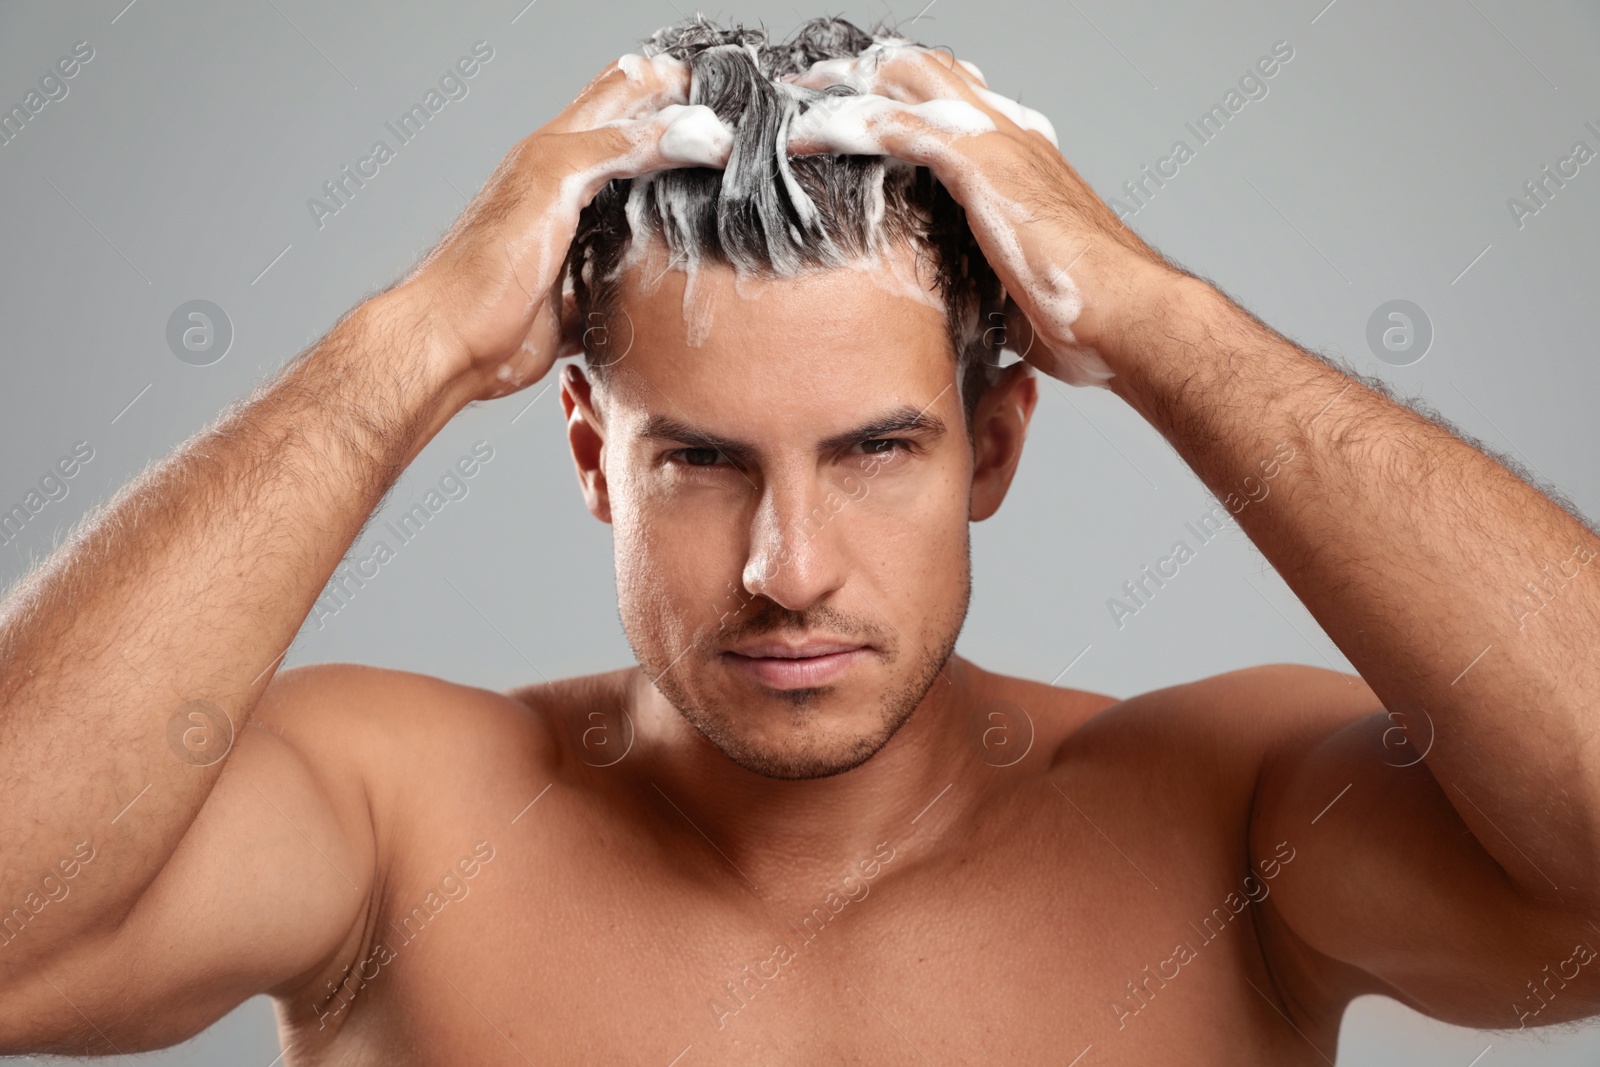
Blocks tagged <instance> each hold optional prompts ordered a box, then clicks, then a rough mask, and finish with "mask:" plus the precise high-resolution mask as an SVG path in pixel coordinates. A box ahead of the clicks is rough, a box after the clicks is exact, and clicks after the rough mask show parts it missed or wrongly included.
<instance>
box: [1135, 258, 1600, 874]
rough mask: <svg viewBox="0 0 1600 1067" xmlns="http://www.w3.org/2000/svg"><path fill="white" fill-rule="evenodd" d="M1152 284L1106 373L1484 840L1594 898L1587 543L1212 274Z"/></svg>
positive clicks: (1500, 472)
mask: <svg viewBox="0 0 1600 1067" xmlns="http://www.w3.org/2000/svg"><path fill="white" fill-rule="evenodd" d="M1164 294H1165V295H1164V296H1162V297H1158V298H1156V299H1153V300H1152V301H1150V302H1149V303H1148V305H1147V306H1146V308H1144V309H1143V310H1144V312H1145V314H1143V315H1142V316H1140V317H1134V318H1130V319H1129V320H1128V326H1127V328H1126V330H1125V332H1124V333H1123V334H1122V336H1121V337H1120V338H1119V339H1118V342H1117V344H1116V345H1115V346H1108V350H1107V351H1106V352H1105V356H1106V358H1107V361H1108V363H1110V364H1111V366H1112V367H1113V369H1114V370H1116V371H1117V377H1116V378H1115V379H1113V380H1112V382H1111V387H1112V389H1113V390H1114V391H1116V392H1117V393H1118V395H1120V396H1122V397H1123V398H1124V399H1125V400H1127V401H1128V402H1129V403H1130V404H1131V405H1132V406H1133V407H1134V408H1135V409H1136V410H1138V411H1139V412H1140V413H1141V414H1142V415H1143V416H1144V417H1145V418H1146V419H1148V420H1149V421H1150V422H1151V424H1152V425H1154V426H1155V427H1156V428H1157V429H1158V430H1159V431H1160V432H1161V433H1162V434H1163V435H1164V436H1165V437H1166V438H1167V439H1168V440H1169V441H1170V442H1171V443H1172V445H1173V446H1174V447H1175V448H1176V449H1177V451H1178V453H1179V454H1180V455H1181V456H1182V457H1183V458H1184V459H1185V460H1186V461H1187V462H1188V463H1189V464H1190V466H1191V467H1193V468H1194V470H1195V471H1196V472H1197V473H1198V474H1199V475H1200V477H1201V479H1202V480H1203V481H1204V482H1205V483H1206V485H1207V486H1208V487H1209V488H1210V489H1211V490H1212V491H1213V492H1215V493H1216V494H1217V495H1218V497H1220V498H1222V499H1223V500H1224V501H1225V502H1227V501H1230V498H1231V503H1230V510H1235V511H1236V514H1237V516H1238V521H1239V523H1240V525H1241V526H1242V527H1243V528H1244V529H1245V531H1246V532H1247V533H1248V534H1249V535H1250V537H1251V538H1252V540H1253V541H1254V542H1255V544H1256V545H1257V546H1258V547H1259V548H1260V549H1261V551H1262V553H1263V554H1264V555H1265V556H1266V557H1267V559H1268V560H1270V561H1271V563H1272V564H1273V566H1274V567H1275V568H1276V569H1277V570H1278V572H1279V573H1280V574H1282V575H1283V577H1284V579H1285V580H1286V581H1287V582H1288V584H1289V586H1290V588H1291V589H1293V590H1294V592H1295V594H1296V595H1297V596H1299V598H1300V599H1301V601H1303V602H1304V603H1305V605H1306V606H1307V608H1308V609H1309V610H1310V611H1311V613H1312V614H1313V615H1314V616H1315V617H1316V619H1317V621H1318V622H1319V623H1320V624H1321V625H1322V627H1323V629H1324V630H1325V631H1327V633H1328V635H1329V636H1330V637H1331V638H1332V639H1333V640H1334V642H1335V643H1336V644H1337V645H1338V646H1339V648H1340V649H1341V650H1342V651H1343V652H1344V654H1345V655H1346V656H1347V657H1348V658H1349V660H1350V662H1351V663H1352V664H1354V665H1355V667H1356V669H1357V670H1358V671H1359V672H1360V673H1361V676H1362V677H1363V678H1364V679H1365V680H1366V681H1367V683H1368V684H1369V685H1370V686H1371V687H1372V688H1373V690H1374V691H1376V692H1377V694H1378V695H1379V696H1380V697H1381V698H1382V699H1383V701H1384V703H1385V706H1386V707H1387V708H1388V709H1389V710H1391V711H1403V712H1407V713H1408V714H1407V716H1406V724H1407V726H1408V729H1409V730H1410V731H1411V733H1412V736H1413V739H1414V740H1415V741H1416V743H1417V744H1419V745H1426V744H1427V743H1428V733H1429V730H1430V729H1431V730H1432V731H1435V732H1436V737H1435V738H1434V739H1433V745H1432V749H1431V751H1430V752H1429V753H1428V755H1427V761H1428V765H1429V767H1430V768H1431V769H1432V770H1433V772H1434V774H1435V776H1436V777H1437V778H1438V780H1439V782H1440V784H1441V786H1442V787H1443V788H1444V789H1445V792H1446V793H1447V794H1448V795H1449V796H1450V799H1451V802H1452V803H1453V804H1454V805H1455V807H1456V808H1457V810H1458V811H1459V812H1460V814H1461V815H1462V817H1463V819H1465V821H1466V822H1467V824H1468V825H1469V826H1470V827H1471V828H1472V829H1473V831H1474V834H1475V836H1477V838H1478V839H1479V841H1480V842H1481V843H1482V844H1483V845H1484V847H1485V848H1487V849H1488V850H1489V852H1490V853H1491V854H1492V855H1494V857H1495V858H1496V859H1497V860H1499V861H1500V863H1501V865H1502V866H1503V867H1505V868H1506V870H1507V871H1508V872H1509V873H1510V874H1511V875H1512V876H1513V877H1514V878H1515V879H1516V880H1517V882H1518V883H1519V884H1521V885H1522V886H1524V887H1525V888H1526V889H1527V890H1528V891H1529V892H1532V893H1535V894H1538V895H1542V896H1548V897H1550V898H1552V899H1555V898H1561V899H1565V900H1566V901H1567V902H1569V903H1571V902H1574V901H1582V902H1586V903H1593V902H1594V900H1595V897H1596V894H1597V893H1600V869H1597V868H1600V858H1597V857H1600V753H1597V752H1596V751H1595V749H1594V747H1593V738H1594V734H1595V731H1596V727H1597V725H1600V657H1596V656H1595V654H1594V644H1595V638H1596V635H1597V634H1600V539H1597V538H1596V537H1595V535H1594V534H1593V533H1592V532H1591V531H1590V529H1588V528H1587V526H1586V525H1585V524H1584V523H1583V522H1580V521H1579V520H1578V519H1576V518H1574V517H1573V516H1572V515H1571V514H1569V513H1568V512H1566V511H1565V510H1563V509H1562V508H1561V507H1559V506H1558V505H1557V504H1555V503H1554V502H1552V501H1551V500H1550V499H1549V498H1548V497H1547V496H1545V495H1544V494H1543V493H1541V492H1539V491H1538V490H1536V489H1535V488H1533V487H1532V486H1530V485H1529V484H1527V483H1526V482H1525V481H1523V480H1522V479H1520V478H1518V477H1517V476H1515V475H1514V474H1512V473H1511V472H1510V471H1509V470H1507V469H1506V468H1505V467H1504V466H1502V465H1501V464H1500V463H1498V462H1496V461H1495V460H1493V459H1491V458H1490V457H1488V456H1486V455H1485V454H1484V453H1483V452H1481V451H1479V450H1478V449H1476V448H1474V447H1471V446H1470V445H1468V444H1466V443H1465V442H1463V441H1461V440H1460V439H1459V438H1457V437H1455V436H1454V435H1452V434H1450V433H1449V432H1447V431H1446V430H1445V429H1443V428H1442V427H1440V426H1439V425H1437V424H1436V423H1434V422H1433V421H1431V420H1429V419H1426V418H1424V417H1422V416H1421V415H1418V414H1416V413H1414V412H1412V411H1410V410H1408V409H1407V408H1405V407H1403V406H1401V405H1399V404H1396V403H1395V402H1393V401H1392V400H1390V399H1388V398H1386V397H1385V396H1383V395H1381V394H1380V393H1378V392H1374V391H1373V390H1372V389H1369V388H1367V387H1366V386H1365V385H1363V384H1361V383H1360V382H1358V381H1356V380H1354V379H1353V378H1350V377H1348V376H1346V375H1345V374H1342V373H1341V372H1339V371H1337V370H1335V369H1333V368H1331V367H1329V366H1328V365H1326V364H1325V363H1323V362H1322V361H1320V360H1318V359H1317V358H1316V357H1314V356H1312V355H1310V354H1308V353H1306V352H1305V351H1303V350H1301V349H1300V348H1298V347H1297V346H1295V345H1294V344H1293V343H1291V342H1289V341H1288V340H1286V339H1285V338H1283V337H1282V336H1281V335H1279V334H1277V333H1276V332H1275V331H1272V330H1271V329H1270V328H1268V327H1266V326H1264V325H1262V324H1261V323H1260V322H1259V321H1258V320H1255V319H1254V318H1253V316H1250V315H1249V314H1248V313H1246V312H1244V311H1242V310H1241V309H1239V308H1238V307H1237V306H1236V305H1234V304H1233V303H1232V302H1231V301H1229V300H1228V299H1227V298H1226V297H1224V296H1223V295H1222V294H1220V293H1219V292H1217V291H1216V290H1215V289H1213V288H1212V287H1210V286H1208V285H1205V284H1203V283H1201V282H1198V281H1195V280H1192V279H1186V280H1184V281H1182V282H1179V283H1176V284H1175V285H1173V286H1171V287H1168V288H1167V289H1166V290H1165V291H1164ZM1280 441H1286V442H1287V443H1288V445H1289V446H1291V447H1293V448H1294V449H1295V450H1296V451H1295V453H1294V459H1293V461H1292V462H1289V463H1285V464H1281V465H1279V466H1278V467H1277V468H1276V473H1275V477H1274V478H1273V479H1272V481H1271V486H1270V494H1269V495H1266V496H1261V495H1260V493H1261V490H1260V486H1261V483H1262V476H1263V469H1264V465H1265V464H1268V463H1270V462H1271V461H1272V460H1273V459H1274V456H1275V454H1276V453H1275V450H1276V449H1277V447H1278V443H1279V442H1280ZM1266 469H1271V468H1266ZM1253 498H1259V501H1258V502H1256V501H1255V500H1254V499H1253ZM1429 720H1431V726H1430V723H1429Z"/></svg>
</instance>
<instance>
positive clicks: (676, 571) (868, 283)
mask: <svg viewBox="0 0 1600 1067" xmlns="http://www.w3.org/2000/svg"><path fill="white" fill-rule="evenodd" d="M902 263H903V265H904V270H905V271H906V272H909V271H911V269H912V267H911V266H910V259H909V256H908V257H907V258H906V259H904V260H903V261H902ZM688 282H689V279H688V277H687V275H685V274H684V273H683V272H682V271H680V270H665V271H663V270H662V260H661V259H660V257H659V256H658V257H656V258H655V260H654V262H653V263H652V262H647V263H646V264H645V265H644V266H642V267H640V268H638V269H630V270H629V271H628V272H627V273H626V275H625V276H624V279H623V288H622V294H621V304H620V306H621V309H622V310H621V312H619V313H618V315H617V316H616V318H617V319H618V320H619V321H618V322H616V323H613V324H612V327H613V331H614V332H613V334H612V337H613V339H614V340H616V341H618V342H620V343H622V344H629V338H628V337H626V336H620V335H626V334H629V333H631V344H630V346H629V347H628V350H627V354H626V356H625V358H623V359H621V360H619V361H618V362H617V363H616V364H615V366H613V367H612V368H610V371H609V374H608V376H607V379H606V382H605V384H604V385H603V386H596V388H595V390H594V393H593V399H594V407H595V408H597V409H598V411H597V418H596V420H595V421H596V422H597V423H598V424H600V425H599V427H598V432H597V433H593V434H591V435H590V437H591V439H592V443H593V444H596V445H599V452H598V456H597V458H596V460H595V462H594V464H593V471H594V473H592V474H591V475H590V477H591V479H592V481H591V482H590V504H591V507H592V508H594V509H595V511H596V514H597V515H599V517H601V518H603V519H609V521H611V522H612V523H613V525H614V527H615V544H616V566H617V592H618V600H619V603H620V607H621V616H622V623H623V627H624V629H625V631H626V632H627V636H628V640H629V643H630V644H631V645H632V647H633V651H634V654H635V656H636V657H637V658H638V661H639V663H640V665H641V666H642V667H643V669H644V671H645V672H646V674H647V675H648V676H649V677H651V678H652V679H654V681H655V684H656V687H657V689H658V690H659V691H660V692H661V693H662V695H664V696H665V697H666V698H667V700H669V701H670V702H671V703H672V704H673V705H674V706H675V707H676V708H677V709H678V710H679V711H680V712H681V713H682V714H683V715H684V716H685V717H686V718H687V719H688V720H689V721H690V722H691V723H692V724H693V725H694V726H695V727H696V728H697V729H699V731H700V732H701V733H702V734H703V735H704V736H705V737H706V738H708V739H709V740H710V741H711V742H712V743H713V744H714V745H716V746H717V748H718V749H720V750H721V751H722V752H723V753H724V754H725V755H726V756H727V757H728V758H729V759H730V760H732V761H734V762H735V763H737V764H739V765H740V766H742V767H744V768H746V769H748V770H751V771H754V772H756V773H758V774H763V775H767V776H771V777H778V778H811V777H821V776H825V775H829V774H836V773H839V772H841V771H844V770H848V769H850V768H851V767H854V766H856V765H857V764H859V763H861V762H862V761H864V760H866V759H867V758H868V757H870V756H871V755H872V754H873V753H875V752H877V751H878V750H879V749H880V748H881V747H882V746H883V745H884V744H885V743H886V742H887V741H888V740H889V738H890V737H891V736H892V735H893V734H894V732H895V730H896V729H897V728H898V727H899V726H900V725H901V724H902V723H903V722H904V721H905V720H906V718H908V717H909V716H910V714H911V712H912V711H913V710H914V709H915V708H916V707H917V705H918V704H919V703H920V702H921V700H922V698H923V696H924V694H925V693H926V692H927V691H928V689H929V687H930V686H931V685H932V684H933V683H934V682H935V680H936V679H937V678H938V676H939V674H940V672H941V670H942V668H943V667H944V664H945V661H946V659H947V658H948V657H949V655H950V653H951V651H952V650H953V648H954V646H955V640H956V635H957V633H958V632H959V631H960V628H961V624H962V621H963V619H964V618H965V615H966V610H967V601H968V594H969V588H970V584H969V579H970V568H969V557H968V539H967V523H968V518H969V514H970V504H971V500H970V497H971V491H972V482H973V451H972V444H971V440H970V439H969V437H968V434H967V428H966V425H965V422H964V416H963V411H962V405H961V397H960V392H959V388H958V385H957V381H956V376H957V368H956V362H955V359H954V357H953V356H952V354H951V351H950V346H949V341H948V339H947V337H946V334H945V321H944V312H943V311H942V309H941V308H939V307H936V306H930V305H929V304H928V303H925V302H922V301H919V300H917V299H914V298H912V297H910V296H908V295H901V294H899V293H896V292H890V291H887V290H886V289H884V288H881V287H880V286H879V285H877V284H874V283H873V281H872V280H871V276H869V275H866V274H863V273H862V272H859V271H855V270H840V271H832V272H826V273H818V274H814V275H810V276H807V277H803V278H799V279H782V280H773V281H748V280H747V281H740V282H738V283H737V286H736V285H735V277H734V274H733V272H732V271H731V269H728V268H724V267H720V266H715V267H701V268H700V270H699V271H698V273H697V274H696V275H695V277H694V279H693V281H692V283H690V285H691V293H690V299H689V300H688V302H687V303H686V302H685V299H684V291H685V286H686V283H688ZM630 323H631V329H630V325H629V324H630ZM691 341H697V342H698V343H691ZM613 347H617V346H613ZM602 441H603V444H601V443H600V442H602ZM583 451H584V449H583V448H582V447H580V444H579V442H578V440H577V438H575V439H574V452H575V455H577V456H578V462H579V468H580V474H582V472H583V468H584V466H585V459H584V457H583V455H581V454H579V453H581V452H583Z"/></svg>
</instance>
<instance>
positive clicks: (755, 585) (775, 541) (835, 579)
mask: <svg viewBox="0 0 1600 1067" xmlns="http://www.w3.org/2000/svg"><path fill="white" fill-rule="evenodd" d="M844 506H848V501H847V500H845V498H843V497H841V496H840V495H839V494H838V493H836V492H835V493H830V492H829V491H828V489H827V487H826V486H823V485H820V484H818V482H817V480H816V479H815V478H801V477H791V478H783V479H781V480H780V479H769V480H768V481H767V483H766V485H765V486H764V487H763V490H762V494H761V500H760V503H759V504H758V505H757V507H756V513H755V515H754V517H753V519H752V521H751V530H750V555H749V557H748V559H747V560H746V562H745V567H744V575H743V581H744V587H745V588H746V589H747V590H749V591H750V592H751V593H754V594H756V595H758V596H764V597H766V598H767V599H768V600H771V601H773V602H774V603H776V604H778V605H779V606H780V607H784V608H787V609H789V610H790V611H803V610H804V609H806V608H808V607H810V606H811V605H812V604H815V603H817V602H818V601H820V600H822V599H823V598H824V597H826V596H827V595H828V594H829V593H832V592H834V591H836V590H838V589H839V588H840V587H841V586H843V585H844V583H845V581H846V578H847V574H846V567H845V558H844V553H843V552H842V551H841V550H840V544H841V542H840V538H839V530H838V529H837V528H835V523H836V522H837V520H838V517H839V512H840V511H841V510H842V509H843V507H844Z"/></svg>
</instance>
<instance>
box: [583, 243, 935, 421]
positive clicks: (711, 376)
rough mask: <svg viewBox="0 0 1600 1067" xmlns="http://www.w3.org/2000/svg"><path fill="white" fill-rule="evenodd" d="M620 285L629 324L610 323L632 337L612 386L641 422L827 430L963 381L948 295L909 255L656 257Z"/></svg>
mask: <svg viewBox="0 0 1600 1067" xmlns="http://www.w3.org/2000/svg"><path fill="white" fill-rule="evenodd" d="M908 272H909V273H908ZM619 283H620V284H619V287H618V302H617V311H616V312H615V317H616V318H617V319H623V320H626V321H625V323H624V324H623V325H621V326H617V325H614V326H612V330H613V331H616V330H619V329H629V330H630V338H629V340H630V342H631V343H629V344H628V346H627V354H626V356H625V357H622V358H620V359H619V360H618V361H617V362H616V364H615V365H614V366H612V367H610V368H608V370H607V375H606V377H607V379H608V387H609V388H608V389H607V392H608V393H610V394H612V396H613V399H614V400H615V401H619V402H620V405H619V406H620V407H625V408H628V409H631V412H630V415H629V419H628V421H629V422H631V423H634V424H635V425H636V426H637V427H639V428H640V429H641V430H642V429H643V426H644V423H645V421H647V420H649V419H651V418H655V419H656V421H657V423H658V424H659V423H661V421H662V420H663V419H670V418H677V419H678V420H680V421H683V422H689V423H693V424H695V425H699V426H702V428H710V427H709V426H708V425H707V424H711V423H714V424H719V425H725V426H727V427H729V428H730V429H731V428H734V427H749V426H751V425H754V424H758V423H761V422H763V421H765V422H768V423H774V424H776V423H782V422H785V421H789V420H791V419H798V420H799V421H800V422H802V423H804V424H807V425H810V426H813V427H814V428H815V429H817V431H818V432H819V433H820V434H822V435H826V433H828V432H830V431H831V430H832V429H843V428H845V427H848V426H851V425H855V424H857V423H862V422H865V421H870V420H873V419H879V418H884V417H887V416H888V414H889V413H891V412H896V411H899V410H900V409H902V408H906V407H909V408H911V409H912V410H913V411H920V410H922V409H924V408H928V407H930V406H932V404H933V402H934V401H935V400H936V398H937V397H938V396H939V395H940V394H941V392H942V391H944V390H945V389H946V388H947V387H949V386H952V385H953V383H954V380H955V358H954V354H953V351H952V349H951V345H950V339H949V334H948V327H947V324H946V319H945V311H944V307H943V304H942V302H941V301H940V300H939V299H938V295H937V292H936V291H929V290H928V289H926V288H922V287H923V286H924V285H925V284H926V279H925V278H918V277H917V276H916V274H915V261H914V259H913V257H911V256H910V255H909V254H904V255H902V256H901V257H897V261H894V262H888V261H883V260H880V261H879V262H877V263H875V264H874V263H866V264H861V265H859V266H852V267H846V268H838V269H831V270H818V271H814V272H810V273H807V274H804V275H801V276H798V277H793V278H756V277H740V276H739V275H737V274H736V273H735V271H734V270H733V268H731V267H729V266H726V265H723V264H708V263H702V264H699V265H698V266H695V267H692V268H689V269H684V268H683V267H682V266H681V265H672V264H668V263H667V262H666V259H665V256H664V255H656V256H651V257H649V258H644V259H641V260H638V261H636V262H635V263H633V264H631V265H630V266H628V267H626V268H625V269H624V271H623V275H622V277H621V278H620V279H619ZM619 414H620V412H619ZM746 432H747V431H746Z"/></svg>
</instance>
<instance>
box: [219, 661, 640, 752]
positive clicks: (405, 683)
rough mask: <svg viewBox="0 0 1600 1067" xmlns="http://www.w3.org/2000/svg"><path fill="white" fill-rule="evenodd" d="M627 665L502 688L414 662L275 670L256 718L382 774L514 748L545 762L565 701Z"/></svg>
mask: <svg viewBox="0 0 1600 1067" xmlns="http://www.w3.org/2000/svg"><path fill="white" fill-rule="evenodd" d="M625 673H626V672H614V673H612V674H600V675H591V676H588V677H583V678H571V679H564V680H562V681H559V682H554V683H544V684H541V685H534V686H525V687H521V688H513V689H510V690H506V691H503V692H497V691H494V690H490V689H485V688H482V687H480V686H475V685H468V684H464V683H460V682H454V681H450V680H447V679H445V678H440V677H437V676H434V675H429V674H422V673H420V672H416V671H408V670H399V669H393V668H385V667H374V666H369V665H366V664H359V663H339V662H335V663H317V664H309V665H304V666H296V667H292V668H287V669H285V670H281V671H279V672H278V674H277V676H276V677H275V678H273V680H272V682H271V684H270V685H269V686H268V688H267V690H266V692H265V693H264V694H263V695H262V699H261V701H260V703H259V704H258V705H257V707H256V710H255V712H254V714H253V715H252V720H251V723H250V726H252V727H256V728H261V729H265V730H269V731H271V732H273V733H275V734H277V735H278V736H279V737H281V738H283V739H284V740H285V741H288V742H289V743H290V744H292V745H294V746H295V747H296V748H297V749H300V750H301V751H302V752H303V753H304V754H305V755H306V756H308V757H309V758H312V759H313V760H315V761H316V762H318V763H324V764H326V765H329V766H330V768H331V767H333V766H342V767H343V768H344V769H346V770H349V769H355V766H356V765H366V766H369V767H373V768H385V769H386V770H385V773H384V775H383V777H386V778H394V777H396V776H395V775H394V774H393V773H392V772H393V771H394V769H395V768H399V767H406V766H409V765H412V764H415V763H417V762H418V761H424V762H425V763H426V764H427V765H429V766H432V767H434V768H438V767H440V766H441V764H443V763H445V762H449V761H451V760H459V761H462V762H465V763H471V762H474V761H478V760H485V759H489V758H491V757H495V758H498V757H503V756H506V755H512V756H514V757H515V758H518V759H521V760H523V761H527V760H532V762H533V763H534V764H543V763H547V762H549V761H551V760H554V759H556V758H557V754H556V753H557V740H556V739H557V737H558V732H557V731H558V729H559V722H560V720H561V719H562V718H564V717H565V716H564V714H563V709H566V708H572V707H576V706H579V705H582V704H585V703H592V702H594V701H596V700H598V699H601V697H600V694H601V693H602V692H604V691H605V690H607V689H608V688H610V689H614V688H615V687H616V686H617V685H618V684H619V676H621V675H623V674H625ZM399 777H404V775H400V776H399Z"/></svg>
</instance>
